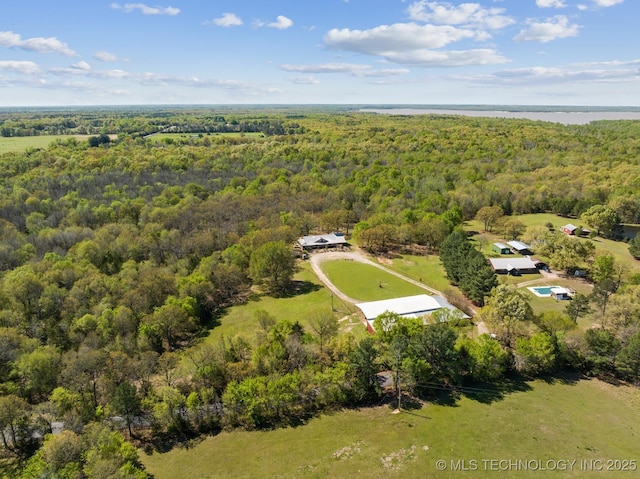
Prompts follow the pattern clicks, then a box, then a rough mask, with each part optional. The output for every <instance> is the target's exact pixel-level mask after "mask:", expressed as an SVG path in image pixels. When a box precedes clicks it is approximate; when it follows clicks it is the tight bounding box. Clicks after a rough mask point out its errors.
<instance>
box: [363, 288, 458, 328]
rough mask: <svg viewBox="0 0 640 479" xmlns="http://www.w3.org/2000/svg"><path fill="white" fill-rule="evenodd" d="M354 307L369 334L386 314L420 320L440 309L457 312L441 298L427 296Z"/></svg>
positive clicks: (406, 297) (375, 302)
mask: <svg viewBox="0 0 640 479" xmlns="http://www.w3.org/2000/svg"><path fill="white" fill-rule="evenodd" d="M356 307H357V308H358V309H359V310H360V311H362V314H363V315H364V317H365V319H366V321H367V329H368V330H369V332H371V333H373V332H374V329H373V322H374V321H375V319H376V318H377V317H378V316H380V315H381V314H383V313H386V312H391V313H396V314H398V315H400V316H402V317H405V318H421V317H423V316H425V315H428V314H431V313H433V312H434V311H437V310H438V309H442V308H447V309H451V310H457V309H456V308H455V307H454V306H453V305H451V304H449V302H447V300H446V299H444V298H443V297H441V296H429V295H427V294H418V295H416V296H405V297H402V298H393V299H383V300H380V301H370V302H368V303H359V304H356ZM461 317H463V318H468V317H469V316H467V315H466V314H464V313H462V314H461Z"/></svg>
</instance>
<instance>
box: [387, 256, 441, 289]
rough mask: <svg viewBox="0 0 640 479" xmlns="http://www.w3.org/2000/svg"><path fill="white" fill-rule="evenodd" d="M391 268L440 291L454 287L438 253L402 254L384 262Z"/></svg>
mask: <svg viewBox="0 0 640 479" xmlns="http://www.w3.org/2000/svg"><path fill="white" fill-rule="evenodd" d="M383 266H386V267H387V268H389V269H392V270H394V271H396V272H398V273H401V274H403V275H405V276H406V277H407V278H411V279H413V280H415V281H422V282H423V283H424V284H426V285H427V286H431V287H432V288H434V289H437V290H438V291H444V290H446V289H448V288H452V286H451V285H450V284H449V281H448V280H447V273H446V272H445V270H444V267H443V266H442V263H441V262H440V258H439V257H438V256H437V255H429V256H415V255H402V256H398V257H396V258H394V259H393V260H392V262H391V264H384V265H383Z"/></svg>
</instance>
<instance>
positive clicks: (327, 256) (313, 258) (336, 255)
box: [309, 251, 489, 334]
mask: <svg viewBox="0 0 640 479" xmlns="http://www.w3.org/2000/svg"><path fill="white" fill-rule="evenodd" d="M339 259H344V260H350V261H358V262H359V263H364V264H368V265H370V266H373V267H375V268H378V269H381V270H383V271H385V272H386V273H389V274H392V275H394V276H397V277H398V278H401V279H402V280H404V281H407V282H408V283H411V284H414V285H416V286H418V287H420V288H422V289H424V290H425V291H428V292H429V293H431V294H435V295H438V296H442V297H443V298H444V294H443V293H442V292H441V291H438V290H437V289H434V288H431V287H429V286H426V285H425V284H423V283H421V282H419V281H416V280H414V279H411V278H408V277H407V276H405V275H403V274H400V273H398V272H396V271H393V270H391V269H389V268H386V267H384V266H382V265H381V264H378V263H376V262H375V261H371V260H370V259H369V258H367V257H366V256H364V255H363V254H362V253H361V252H360V251H330V252H324V253H311V254H310V255H309V261H310V262H311V269H313V272H314V273H315V274H316V276H318V279H319V280H320V281H321V282H322V283H323V284H324V285H325V286H326V287H327V289H329V291H331V292H332V293H333V294H335V295H336V297H338V298H340V299H342V300H343V301H346V302H347V303H351V304H357V303H361V302H362V301H361V300H358V299H354V298H352V297H350V296H347V295H346V294H344V293H343V292H342V291H340V289H338V288H337V287H336V285H335V284H333V283H332V282H331V280H330V279H329V278H328V277H327V275H326V274H324V271H322V268H320V263H322V262H323V261H333V260H339ZM475 324H476V327H477V328H478V333H479V334H483V333H487V334H488V333H489V331H488V329H487V327H486V326H485V324H484V322H483V321H479V322H477V323H475Z"/></svg>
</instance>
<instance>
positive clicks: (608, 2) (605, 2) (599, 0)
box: [593, 0, 624, 7]
mask: <svg viewBox="0 0 640 479" xmlns="http://www.w3.org/2000/svg"><path fill="white" fill-rule="evenodd" d="M622 2H624V0H593V3H595V4H596V5H597V6H598V7H613V6H614V5H618V4H620V3H622Z"/></svg>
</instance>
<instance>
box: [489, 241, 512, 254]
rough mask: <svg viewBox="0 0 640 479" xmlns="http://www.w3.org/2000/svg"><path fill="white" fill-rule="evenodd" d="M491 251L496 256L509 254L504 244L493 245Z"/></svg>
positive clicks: (509, 251)
mask: <svg viewBox="0 0 640 479" xmlns="http://www.w3.org/2000/svg"><path fill="white" fill-rule="evenodd" d="M492 249H493V251H494V252H495V253H498V254H511V248H509V247H508V246H507V245H506V244H504V243H493V248H492Z"/></svg>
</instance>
